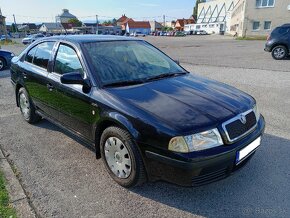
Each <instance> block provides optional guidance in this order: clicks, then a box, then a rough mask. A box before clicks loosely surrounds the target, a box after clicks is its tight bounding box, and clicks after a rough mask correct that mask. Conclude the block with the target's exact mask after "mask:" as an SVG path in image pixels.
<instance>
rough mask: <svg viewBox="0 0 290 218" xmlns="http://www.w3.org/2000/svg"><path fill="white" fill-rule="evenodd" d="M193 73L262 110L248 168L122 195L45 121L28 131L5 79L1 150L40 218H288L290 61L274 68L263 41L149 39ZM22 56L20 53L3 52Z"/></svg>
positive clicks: (1, 83) (97, 163)
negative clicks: (262, 124)
mask: <svg viewBox="0 0 290 218" xmlns="http://www.w3.org/2000/svg"><path fill="white" fill-rule="evenodd" d="M145 39H146V40H148V41H149V42H150V43H152V44H154V45H155V46H157V47H158V48H160V49H161V50H163V51H164V52H166V53H167V54H169V55H170V56H171V57H173V58H174V59H178V60H180V62H181V65H182V66H184V67H185V68H186V69H188V70H189V71H191V72H192V73H195V74H198V75H203V76H206V77H209V78H212V79H215V80H219V81H221V82H225V83H227V84H230V85H232V86H235V87H237V88H239V89H241V90H243V91H245V92H247V93H249V94H251V95H252V96H254V97H255V98H256V100H257V102H258V106H259V108H260V111H261V113H262V114H263V115H264V116H265V119H266V122H267V127H266V132H265V135H264V138H263V141H262V146H261V147H260V148H259V150H258V151H257V152H256V154H255V156H254V157H253V158H252V160H251V161H250V162H249V164H248V165H247V166H245V167H244V168H243V169H241V170H240V171H239V172H237V173H236V174H234V175H232V176H230V177H228V178H226V179H224V180H222V181H219V182H215V183H212V184H210V185H206V186H202V187H198V188H184V187H179V186H175V185H171V184H167V183H164V182H156V183H147V184H145V185H143V186H141V187H137V188H133V189H130V190H128V189H124V188H122V187H120V186H118V185H117V184H116V183H114V182H113V181H112V179H111V178H110V177H109V176H108V174H107V173H106V171H105V167H104V166H103V164H102V160H96V159H95V155H94V152H93V151H92V150H90V149H89V148H87V147H85V146H84V145H83V144H82V143H80V142H77V141H75V140H74V139H73V138H72V137H70V136H69V135H67V134H65V133H64V132H63V131H62V130H61V129H59V128H58V127H56V126H54V125H53V124H51V123H49V122H48V121H46V120H43V121H41V122H40V123H39V124H37V125H30V124H28V123H26V122H25V121H24V120H23V119H22V118H21V115H20V112H19V109H18V108H16V106H15V97H14V93H13V89H12V86H11V84H10V77H9V76H10V75H9V71H8V70H6V71H3V72H0V146H1V148H2V149H3V150H4V151H5V153H6V154H9V159H10V160H11V161H13V162H14V164H15V166H16V168H17V171H18V172H19V173H20V178H21V182H22V185H23V187H24V189H25V190H26V193H27V194H28V195H29V197H30V201H31V203H32V205H33V207H34V209H35V210H36V213H37V214H38V215H39V216H40V217H200V216H201V217H290V208H289V205H290V185H289V183H290V170H289V168H288V167H289V165H290V158H289V157H290V135H289V133H290V98H289V96H290V85H289V84H290V59H286V60H283V61H274V60H273V59H272V58H271V56H270V54H269V53H265V52H264V51H263V45H264V42H262V41H236V40H233V39H232V38H229V37H224V36H192V37H185V38H171V37H168V38H167V37H146V38H145ZM3 48H4V49H9V50H12V51H14V52H15V53H17V54H18V53H19V52H20V51H21V50H22V49H23V46H20V45H16V46H8V47H3Z"/></svg>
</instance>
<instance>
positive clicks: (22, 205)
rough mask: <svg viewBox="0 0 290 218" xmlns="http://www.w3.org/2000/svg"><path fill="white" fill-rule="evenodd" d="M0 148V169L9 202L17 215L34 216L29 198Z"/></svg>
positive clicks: (31, 217) (32, 217) (30, 217)
mask: <svg viewBox="0 0 290 218" xmlns="http://www.w3.org/2000/svg"><path fill="white" fill-rule="evenodd" d="M0 150H1V151H0V169H1V171H2V172H3V174H4V177H5V179H6V184H7V186H6V188H7V191H8V193H9V197H10V202H11V204H12V205H13V207H14V208H15V210H16V213H17V216H18V217H23V218H36V215H35V212H34V210H33V208H32V207H31V206H30V204H29V199H28V198H27V196H26V194H25V192H24V190H23V188H22V186H21V184H20V182H19V180H18V178H17V177H16V175H15V174H14V172H13V170H12V168H11V165H10V164H9V162H8V160H7V158H6V157H7V156H5V154H4V152H3V150H2V149H0Z"/></svg>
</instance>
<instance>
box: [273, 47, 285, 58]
mask: <svg viewBox="0 0 290 218" xmlns="http://www.w3.org/2000/svg"><path fill="white" fill-rule="evenodd" d="M274 55H275V57H276V58H283V57H284V55H285V50H284V49H283V48H276V49H275V51H274Z"/></svg>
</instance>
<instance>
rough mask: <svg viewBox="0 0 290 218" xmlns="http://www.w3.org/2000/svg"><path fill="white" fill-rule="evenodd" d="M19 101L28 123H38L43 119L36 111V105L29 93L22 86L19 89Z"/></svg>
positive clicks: (23, 115)
mask: <svg viewBox="0 0 290 218" xmlns="http://www.w3.org/2000/svg"><path fill="white" fill-rule="evenodd" d="M17 96H18V98H17V99H18V103H19V107H20V111H21V114H22V117H23V118H24V120H25V121H27V122H28V123H31V124H32V123H37V122H38V121H40V120H41V116H39V115H38V114H36V113H35V106H34V104H33V102H32V101H31V99H30V97H29V94H28V93H27V91H26V89H25V88H23V87H22V88H20V89H19V91H18V95H17Z"/></svg>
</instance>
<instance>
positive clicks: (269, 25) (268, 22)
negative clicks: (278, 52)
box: [264, 21, 271, 30]
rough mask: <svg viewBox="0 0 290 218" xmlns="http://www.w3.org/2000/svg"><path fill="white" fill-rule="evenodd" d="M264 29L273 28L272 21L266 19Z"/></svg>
mask: <svg viewBox="0 0 290 218" xmlns="http://www.w3.org/2000/svg"><path fill="white" fill-rule="evenodd" d="M264 29H265V30H269V29H271V21H265V23H264Z"/></svg>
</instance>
